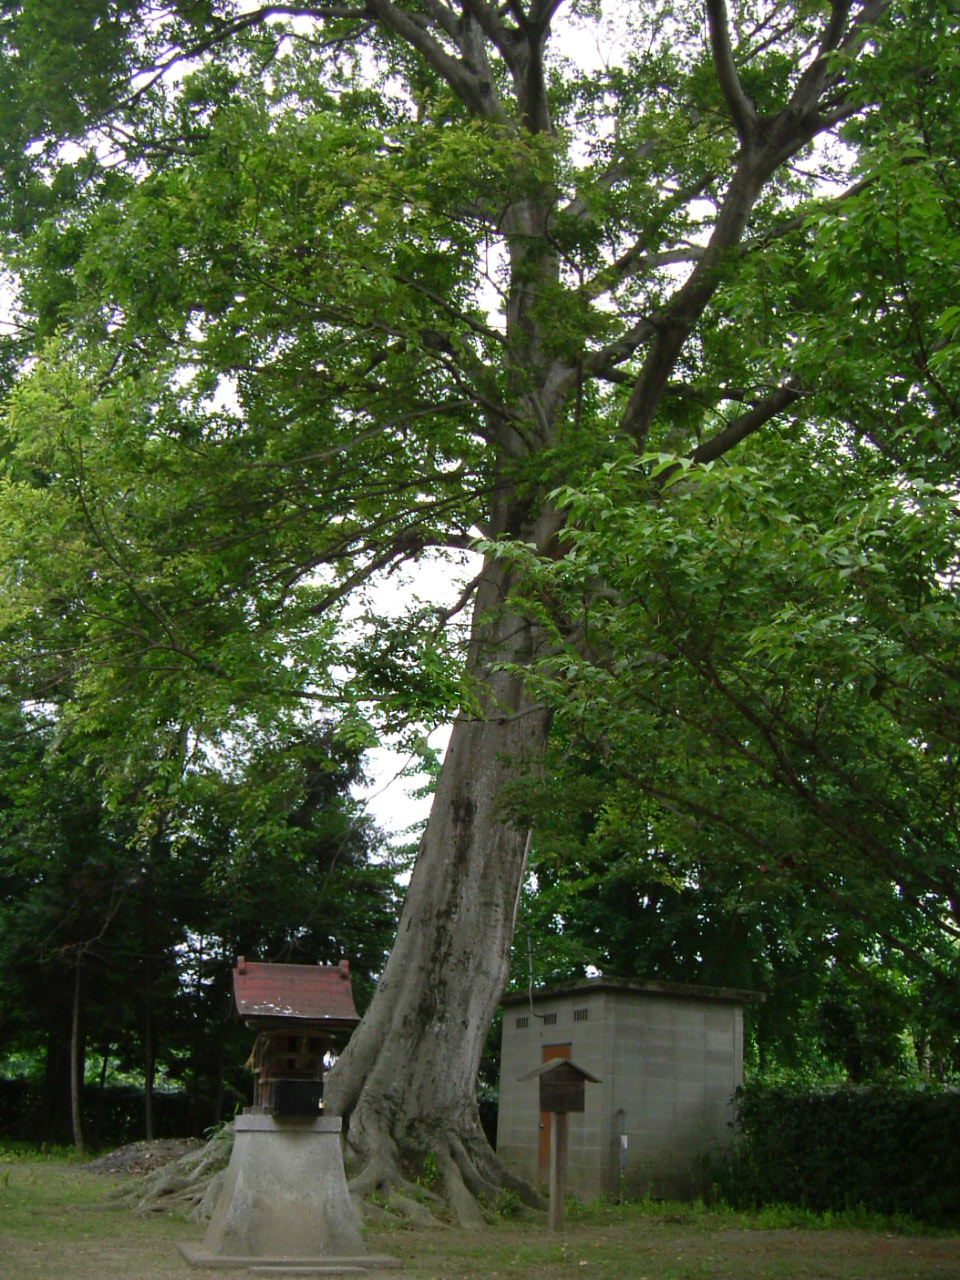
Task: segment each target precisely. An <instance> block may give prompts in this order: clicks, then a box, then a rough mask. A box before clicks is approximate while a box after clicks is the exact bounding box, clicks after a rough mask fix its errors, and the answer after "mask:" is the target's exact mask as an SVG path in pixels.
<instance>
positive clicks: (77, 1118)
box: [70, 954, 85, 1156]
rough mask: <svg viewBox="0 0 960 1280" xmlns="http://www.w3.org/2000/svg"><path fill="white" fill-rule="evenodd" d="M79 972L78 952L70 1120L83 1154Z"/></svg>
mask: <svg viewBox="0 0 960 1280" xmlns="http://www.w3.org/2000/svg"><path fill="white" fill-rule="evenodd" d="M80 973H81V961H80V956H79V954H78V955H77V959H76V963H75V965H74V970H73V1010H72V1014H71V1021H70V1121H71V1124H72V1127H73V1145H74V1147H75V1148H76V1150H77V1155H79V1156H83V1155H84V1154H85V1147H84V1141H83V1117H82V1114H81V1103H82V1101H83V1096H82V1095H83V1077H84V1066H85V1063H84V1057H85V1055H84V1051H83V1036H82V1033H81V1027H80Z"/></svg>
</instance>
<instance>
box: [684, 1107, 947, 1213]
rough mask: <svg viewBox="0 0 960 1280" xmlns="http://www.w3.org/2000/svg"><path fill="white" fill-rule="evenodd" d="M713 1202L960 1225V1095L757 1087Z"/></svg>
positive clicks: (715, 1171)
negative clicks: (864, 1211) (859, 1212)
mask: <svg viewBox="0 0 960 1280" xmlns="http://www.w3.org/2000/svg"><path fill="white" fill-rule="evenodd" d="M737 1127H738V1136H737V1141H736V1142H735V1144H734V1145H733V1147H732V1148H731V1150H730V1152H729V1154H727V1155H725V1156H721V1157H719V1158H718V1160H717V1161H716V1162H715V1163H714V1164H713V1165H712V1166H711V1169H710V1173H709V1177H710V1183H711V1186H712V1194H713V1195H715V1196H716V1197H718V1198H720V1199H723V1200H725V1201H727V1202H728V1203H729V1204H731V1205H733V1206H735V1207H740V1208H755V1207H758V1206H761V1205H769V1204H777V1203H779V1204H793V1205H798V1206H800V1207H802V1208H805V1209H812V1210H814V1211H816V1212H818V1213H824V1212H837V1211H844V1210H851V1209H859V1208H863V1209H868V1210H872V1211H875V1212H879V1213H885V1214H905V1215H909V1216H911V1217H914V1218H917V1219H919V1220H920V1221H924V1222H930V1223H937V1224H948V1223H956V1222H960V1090H956V1089H936V1090H934V1089H924V1088H907V1087H897V1086H880V1085H875V1086H858V1087H851V1086H844V1087H839V1088H831V1089H809V1088H795V1087H789V1086H783V1085H776V1086H770V1085H759V1084H754V1085H750V1086H748V1087H746V1088H744V1089H742V1090H741V1091H740V1092H739V1094H738V1098H737Z"/></svg>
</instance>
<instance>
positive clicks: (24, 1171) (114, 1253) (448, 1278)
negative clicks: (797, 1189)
mask: <svg viewBox="0 0 960 1280" xmlns="http://www.w3.org/2000/svg"><path fill="white" fill-rule="evenodd" d="M121 1181H122V1179H120V1178H118V1177H117V1176H116V1174H106V1175H104V1174H99V1175H98V1174H95V1173H92V1172H91V1171H90V1170H89V1168H84V1167H82V1166H77V1165H69V1164H55V1163H48V1162H42V1161H23V1160H20V1161H3V1162H0V1280H190V1278H191V1277H194V1278H195V1280H217V1278H219V1280H241V1277H244V1280H248V1276H249V1273H244V1272H241V1271H219V1270H218V1271H212V1270H192V1269H191V1268H190V1267H188V1266H187V1264H186V1262H185V1261H184V1260H183V1258H182V1257H181V1255H180V1253H179V1251H178V1249H177V1247H176V1246H177V1243H178V1242H179V1241H185V1242H188V1243H190V1242H192V1243H198V1242H199V1241H200V1239H201V1238H202V1235H203V1228H202V1227H201V1226H198V1225H196V1224H192V1223H188V1222H186V1221H185V1220H183V1219H182V1218H178V1217H177V1216H175V1215H172V1214H151V1215H149V1216H147V1217H139V1218H138V1217H136V1216H134V1215H133V1214H132V1213H131V1212H130V1211H129V1210H128V1209H120V1208H116V1207H111V1201H110V1200H109V1198H108V1196H109V1193H110V1191H111V1190H113V1189H115V1188H116V1187H117V1186H118V1185H120V1183H121ZM367 1238H368V1243H369V1246H370V1250H371V1252H375V1253H390V1254H393V1255H395V1256H396V1257H398V1258H400V1259H401V1261H402V1262H403V1264H404V1270H403V1271H401V1272H399V1273H398V1272H396V1271H393V1272H381V1273H377V1274H376V1275H375V1276H372V1277H371V1280H388V1278H389V1280H397V1278H398V1276H399V1277H401V1280H402V1278H403V1277H405V1278H406V1280H528V1278H529V1280H573V1278H574V1277H577V1278H578V1280H960V1236H945V1235H929V1236H927V1235H924V1236H913V1235H910V1236H905V1235H895V1234H893V1233H886V1232H875V1231H849V1230H844V1231H830V1230H816V1231H810V1230H784V1229H778V1230H762V1229H758V1228H755V1227H750V1226H736V1227H731V1226H729V1225H728V1224H725V1223H724V1221H723V1220H722V1219H719V1218H718V1219H716V1221H711V1220H710V1219H709V1218H704V1217H703V1215H700V1216H697V1215H694V1214H690V1215H684V1214H669V1215H661V1216H658V1215H657V1214H656V1213H652V1212H651V1211H650V1210H649V1209H646V1210H644V1209H640V1208H637V1207H635V1206H634V1207H611V1208H610V1209H605V1210H598V1211H595V1212H591V1213H590V1214H588V1215H587V1216H586V1218H585V1220H581V1221H573V1222H571V1223H570V1224H569V1225H568V1227H567V1229H566V1230H565V1231H564V1232H563V1233H551V1232H549V1231H548V1230H547V1229H546V1227H545V1225H543V1224H542V1223H540V1222H533V1223H516V1222H509V1223H498V1224H497V1225H494V1226H492V1227H488V1228H485V1229H483V1230H480V1231H466V1230H461V1229H459V1228H451V1227H437V1228H436V1229H433V1230H416V1231H415V1230H398V1229H397V1230H395V1229H389V1230H386V1229H376V1230H371V1231H370V1232H369V1233H368V1237H367Z"/></svg>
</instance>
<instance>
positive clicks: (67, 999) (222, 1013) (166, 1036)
mask: <svg viewBox="0 0 960 1280" xmlns="http://www.w3.org/2000/svg"><path fill="white" fill-rule="evenodd" d="M5 719H6V724H5V728H6V730H7V733H6V734H5V736H4V743H5V749H4V759H3V761H2V764H0V793H2V797H3V799H2V804H0V876H2V880H3V888H4V894H3V900H4V905H3V942H2V949H0V973H2V977H3V988H4V992H5V999H4V1004H3V1016H2V1021H0V1049H2V1050H3V1051H5V1052H7V1053H10V1052H13V1051H17V1052H20V1053H21V1054H26V1055H28V1056H30V1057H33V1058H35V1059H37V1060H39V1062H40V1063H41V1072H42V1081H41V1083H40V1087H39V1105H38V1106H37V1107H36V1108H34V1111H33V1114H32V1116H31V1130H30V1134H29V1136H31V1137H33V1138H34V1139H35V1140H37V1141H41V1142H46V1141H61V1140H63V1138H64V1137H65V1136H66V1135H67V1134H69V1133H71V1132H72V1134H73V1137H74V1140H75V1141H76V1142H77V1144H78V1145H81V1146H82V1144H83V1139H84V1134H83V1127H82V1124H81V1118H82V1117H81V1104H82V1102H83V1098H82V1090H81V1086H82V1083H83V1079H84V1075H85V1065H86V1063H87V1062H88V1061H89V1060H90V1057H91V1055H93V1054H96V1055H99V1057H100V1060H101V1062H102V1063H103V1064H104V1065H103V1070H104V1075H105V1074H106V1068H107V1064H108V1063H109V1064H110V1065H111V1069H112V1071H119V1072H121V1073H133V1074H134V1076H135V1077H137V1078H139V1079H140V1080H142V1081H143V1082H144V1085H145V1089H144V1096H145V1112H144V1123H143V1132H144V1133H145V1135H146V1136H147V1137H151V1136H153V1132H154V1116H153V1105H152V1095H153V1084H154V1079H155V1077H156V1076H157V1075H161V1076H162V1078H163V1079H164V1081H165V1082H167V1083H169V1082H174V1083H180V1084H183V1085H186V1086H187V1088H188V1090H189V1093H190V1096H191V1099H192V1124H193V1126H194V1131H195V1132H202V1130H203V1129H204V1128H206V1127H208V1126H209V1125H210V1124H212V1123H214V1122H216V1121H217V1120H218V1119H220V1118H222V1116H223V1115H224V1114H226V1115H227V1116H229V1114H230V1113H231V1112H232V1109H233V1105H234V1104H235V1102H236V1100H237V1099H239V1098H242V1097H244V1095H246V1094H247V1093H248V1091H249V1089H248V1086H249V1083H250V1080H249V1077H248V1076H247V1075H246V1074H245V1073H244V1071H243V1069H242V1063H243V1062H244V1061H245V1059H246V1057H247V1055H248V1053H249V1047H250V1046H249V1032H248V1031H247V1030H245V1029H244V1028H243V1027H242V1026H241V1025H240V1024H239V1023H238V1022H236V1020H235V1019H234V1017H233V1016H232V1002H231V985H230V973H231V970H232V968H233V966H234V964H235V962H236V957H237V955H240V954H246V955H251V956H257V957H258V958H265V959H270V960H278V961H293V962H301V963H316V962H317V961H318V960H321V961H327V962H331V961H335V960H336V959H338V958H339V957H340V956H341V955H346V956H349V957H350V959H351V961H352V962H353V966H354V972H355V981H356V987H357V994H358V997H359V999H360V1002H361V1007H362V1004H363V1003H364V1000H365V998H369V991H370V989H371V986H372V976H373V974H374V973H376V972H377V971H378V969H379V968H380V966H381V965H382V963H383V958H384V955H385V952H386V950H387V945H388V942H389V938H390V936H391V935H392V931H393V928H394V926H395V908H394V893H395V890H394V885H393V875H394V869H393V867H392V864H391V861H390V859H389V858H388V857H386V856H385V851H384V850H383V849H382V845H381V840H380V836H379V834H378V833H377V832H376V830H375V829H374V828H373V826H372V824H371V823H370V821H369V819H367V818H365V817H364V816H363V813H362V810H361V808H360V806H359V804H358V803H357V802H356V801H354V800H352V799H351V798H350V795H349V790H350V787H351V785H352V784H353V783H355V782H356V781H357V780H358V778H359V769H358V764H357V755H356V751H355V750H354V749H349V748H344V747H343V746H342V744H339V743H338V742H337V740H336V737H335V734H334V733H333V732H332V731H331V730H330V729H329V728H328V727H321V726H312V727H311V728H309V730H306V731H304V730H302V729H301V730H300V731H299V732H297V731H295V730H291V731H290V732H289V733H287V734H286V735H285V738H284V751H283V754H282V756H280V755H279V753H278V751H277V748H276V744H275V743H271V742H270V741H269V740H267V741H263V740H261V741H259V742H258V743H257V745H256V748H255V749H253V750H252V751H251V748H250V744H241V742H240V741H239V740H236V741H235V742H234V744H233V746H234V751H235V753H236V758H235V760H234V762H233V766H232V772H231V773H230V774H229V775H228V774H225V769H226V761H220V762H219V764H218V767H217V768H214V767H213V766H212V765H209V764H208V765H207V766H206V767H204V768H202V769H201V768H199V767H198V766H196V765H195V766H194V767H193V769H192V770H191V771H190V772H189V774H188V777H187V779H186V780H185V782H184V785H183V787H182V788H181V791H180V793H179V796H178V801H179V805H178V808H176V809H173V808H172V807H171V808H169V809H168V810H167V811H166V812H165V814H164V823H163V826H162V827H161V828H159V829H157V830H154V831H153V832H152V834H151V835H150V836H148V837H147V838H146V839H144V838H143V832H142V829H140V830H138V823H137V820H136V819H137V809H136V804H135V797H131V798H128V799H127V801H126V803H123V804H114V803H113V802H112V800H111V803H110V804H107V803H106V800H105V797H104V794H103V792H102V789H101V787H100V785H99V780H98V778H97V776H96V773H95V771H94V770H93V769H92V768H91V767H90V766H89V763H86V764H84V763H83V762H82V761H80V760H78V759H77V758H76V756H75V755H74V754H72V753H71V751H70V749H69V745H68V743H67V741H66V740H65V739H63V738H62V737H58V733H57V730H58V725H57V720H56V718H55V716H54V715H53V714H52V709H50V708H48V709H46V710H45V711H40V710H34V711H27V710H24V709H23V708H20V707H17V705H16V704H15V703H13V702H8V703H7V704H5ZM242 748H243V749H242ZM247 752H251V754H247ZM373 859H377V860H376V861H374V860H373Z"/></svg>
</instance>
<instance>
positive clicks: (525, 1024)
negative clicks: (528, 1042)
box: [517, 1014, 530, 1028]
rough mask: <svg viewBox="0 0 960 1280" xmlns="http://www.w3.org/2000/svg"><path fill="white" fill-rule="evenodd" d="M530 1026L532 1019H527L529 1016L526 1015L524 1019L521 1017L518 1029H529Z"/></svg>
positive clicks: (518, 1021) (518, 1020)
mask: <svg viewBox="0 0 960 1280" xmlns="http://www.w3.org/2000/svg"><path fill="white" fill-rule="evenodd" d="M529 1025H530V1019H529V1018H528V1017H527V1015H526V1014H524V1015H523V1016H522V1017H520V1018H518V1019H517V1026H518V1027H520V1028H523V1027H529Z"/></svg>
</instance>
